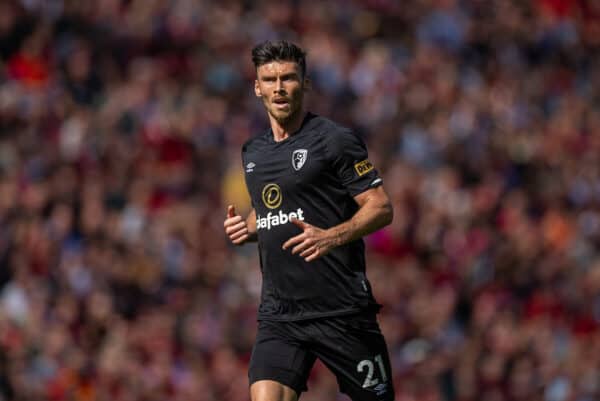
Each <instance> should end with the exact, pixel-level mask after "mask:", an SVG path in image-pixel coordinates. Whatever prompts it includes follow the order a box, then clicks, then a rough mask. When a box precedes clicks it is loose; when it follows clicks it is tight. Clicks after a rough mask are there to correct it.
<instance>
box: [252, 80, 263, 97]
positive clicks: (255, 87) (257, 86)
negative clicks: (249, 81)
mask: <svg viewBox="0 0 600 401" xmlns="http://www.w3.org/2000/svg"><path fill="white" fill-rule="evenodd" d="M254 94H255V95H256V97H262V92H261V91H260V86H259V85H258V80H255V81H254Z"/></svg>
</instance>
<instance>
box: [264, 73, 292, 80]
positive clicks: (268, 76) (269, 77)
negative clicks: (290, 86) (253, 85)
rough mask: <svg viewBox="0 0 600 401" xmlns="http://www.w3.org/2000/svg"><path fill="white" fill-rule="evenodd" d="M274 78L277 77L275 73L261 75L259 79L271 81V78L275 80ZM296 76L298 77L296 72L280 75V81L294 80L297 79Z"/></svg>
mask: <svg viewBox="0 0 600 401" xmlns="http://www.w3.org/2000/svg"><path fill="white" fill-rule="evenodd" d="M276 76H277V73H273V74H269V73H264V74H262V76H261V77H260V79H272V78H275V77H276ZM298 76H299V74H298V73H297V72H288V73H285V74H281V75H280V77H281V79H286V78H294V77H298Z"/></svg>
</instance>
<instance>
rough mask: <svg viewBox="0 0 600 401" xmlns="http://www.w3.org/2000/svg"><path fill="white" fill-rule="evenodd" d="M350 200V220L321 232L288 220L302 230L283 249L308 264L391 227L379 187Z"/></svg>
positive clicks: (390, 212)
mask: <svg viewBox="0 0 600 401" xmlns="http://www.w3.org/2000/svg"><path fill="white" fill-rule="evenodd" d="M354 199H355V200H356V203H358V206H359V209H358V211H357V212H356V213H355V214H354V216H352V218H351V219H350V220H347V221H345V222H343V223H341V224H338V225H337V226H334V227H331V228H328V229H322V228H319V227H316V226H313V225H311V224H308V223H305V222H303V221H300V220H292V222H293V223H294V224H296V225H297V226H298V227H299V228H300V229H302V233H300V234H298V235H296V236H294V237H292V238H290V239H289V240H287V241H286V242H285V243H284V244H283V249H289V248H292V254H298V255H299V256H300V257H303V258H304V259H305V260H306V261H307V262H310V261H313V260H315V259H317V258H319V257H321V256H323V255H326V254H327V253H328V252H329V251H330V250H332V249H333V248H335V247H338V246H341V245H344V244H347V243H349V242H352V241H355V240H357V239H359V238H361V237H364V236H365V235H368V234H370V233H372V232H374V231H377V230H379V229H380V228H382V227H384V226H386V225H388V224H390V223H391V221H392V218H393V209H392V204H391V202H390V200H389V197H388V196H387V194H386V192H385V190H384V189H383V186H381V185H379V186H378V187H376V188H371V189H368V190H366V191H364V192H361V193H359V194H358V195H356V196H354Z"/></svg>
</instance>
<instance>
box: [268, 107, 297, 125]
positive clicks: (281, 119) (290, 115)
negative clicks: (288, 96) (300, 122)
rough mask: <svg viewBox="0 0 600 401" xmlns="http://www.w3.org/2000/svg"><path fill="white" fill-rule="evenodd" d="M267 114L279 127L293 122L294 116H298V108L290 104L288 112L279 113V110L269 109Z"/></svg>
mask: <svg viewBox="0 0 600 401" xmlns="http://www.w3.org/2000/svg"><path fill="white" fill-rule="evenodd" d="M269 114H270V115H271V117H273V118H274V119H275V121H277V122H278V123H279V124H280V125H285V124H287V123H288V122H290V121H292V120H294V118H295V117H296V116H298V114H300V107H299V106H298V105H294V104H291V103H290V110H289V111H281V110H274V109H269Z"/></svg>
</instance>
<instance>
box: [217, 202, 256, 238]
mask: <svg viewBox="0 0 600 401" xmlns="http://www.w3.org/2000/svg"><path fill="white" fill-rule="evenodd" d="M223 227H224V228H225V234H227V236H229V240H230V241H231V242H232V243H233V244H235V245H242V244H245V243H246V242H254V241H256V240H257V238H258V236H257V235H256V211H255V210H254V209H252V210H251V211H250V213H249V214H248V217H246V219H245V220H244V218H243V217H242V216H240V215H239V214H236V212H235V207H234V206H233V205H229V206H228V207H227V218H226V219H225V221H224V223H223Z"/></svg>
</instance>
